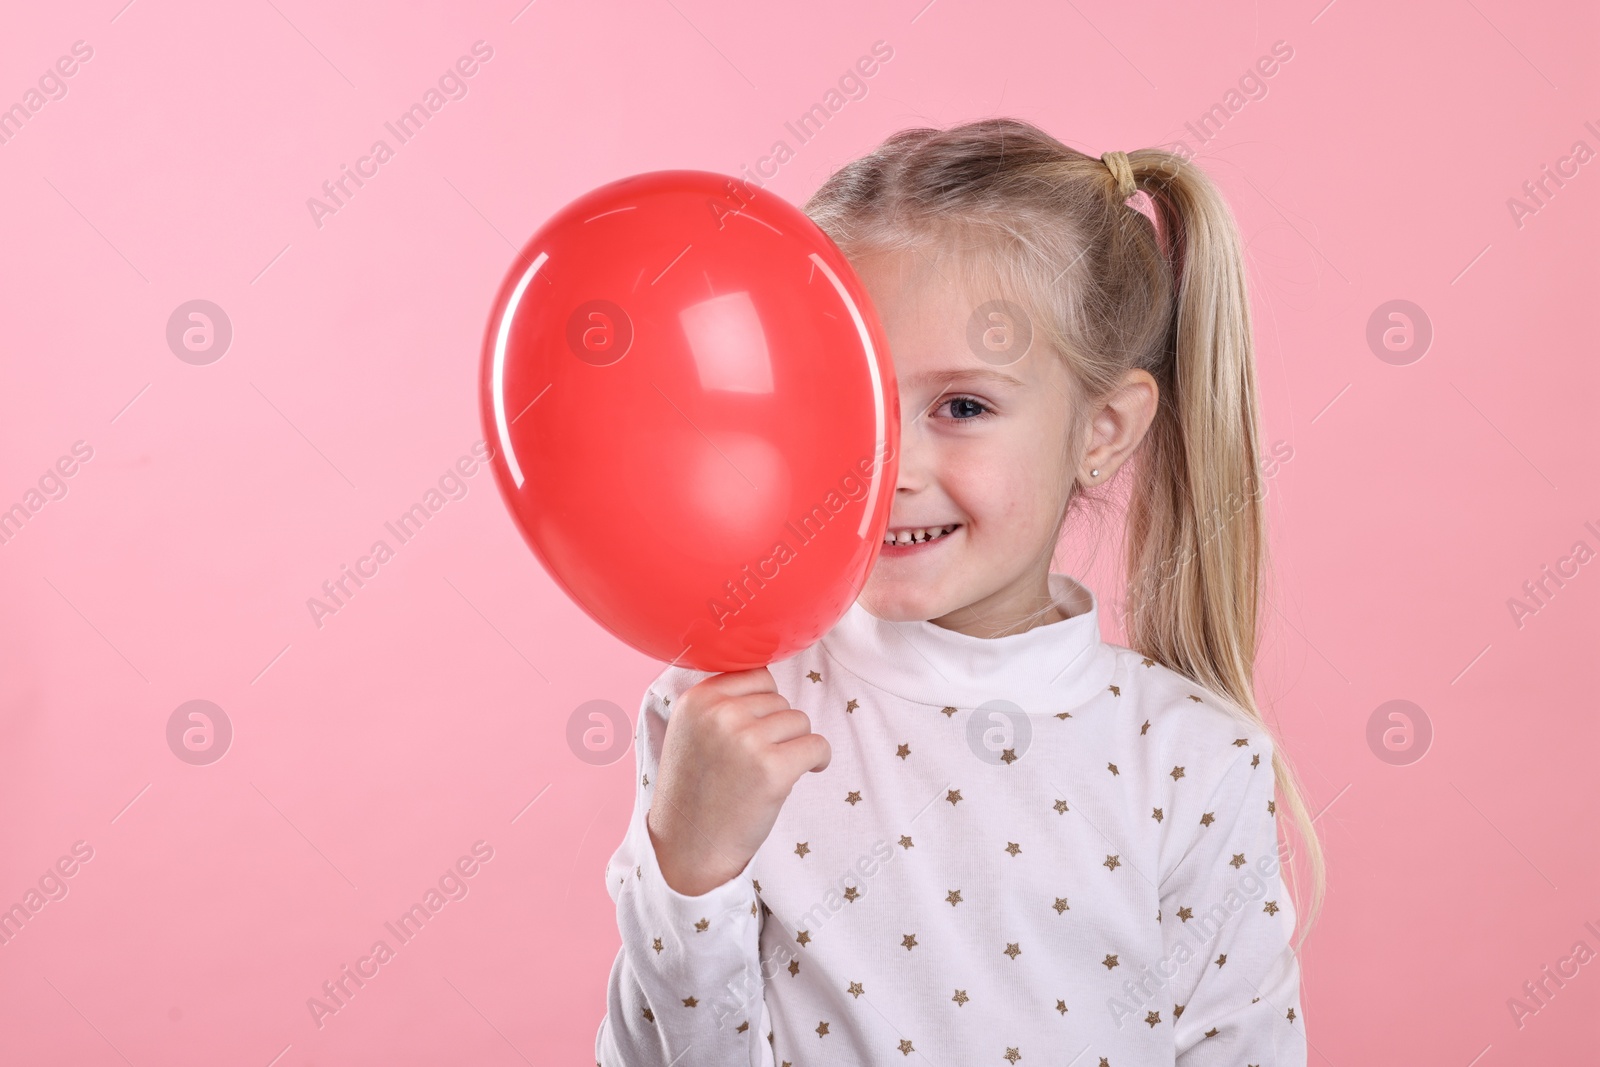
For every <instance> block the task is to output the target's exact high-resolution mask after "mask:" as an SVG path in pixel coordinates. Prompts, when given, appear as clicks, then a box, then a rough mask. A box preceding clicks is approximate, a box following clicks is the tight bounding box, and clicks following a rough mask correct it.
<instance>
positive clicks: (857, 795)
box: [844, 789, 861, 808]
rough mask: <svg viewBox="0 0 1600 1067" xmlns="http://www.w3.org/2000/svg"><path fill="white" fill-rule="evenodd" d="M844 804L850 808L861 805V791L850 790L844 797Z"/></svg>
mask: <svg viewBox="0 0 1600 1067" xmlns="http://www.w3.org/2000/svg"><path fill="white" fill-rule="evenodd" d="M844 802H845V803H846V804H848V805H850V806H851V807H852V808H853V807H855V806H856V805H857V804H859V803H861V790H859V789H852V790H850V792H848V793H846V794H845V795H844Z"/></svg>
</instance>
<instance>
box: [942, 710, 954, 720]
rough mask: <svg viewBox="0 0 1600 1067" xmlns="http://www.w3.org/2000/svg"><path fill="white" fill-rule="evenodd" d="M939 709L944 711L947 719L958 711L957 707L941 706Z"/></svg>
mask: <svg viewBox="0 0 1600 1067" xmlns="http://www.w3.org/2000/svg"><path fill="white" fill-rule="evenodd" d="M939 710H940V711H941V712H943V713H944V717H945V718H947V719H948V718H949V717H950V716H952V715H954V714H955V713H956V709H955V708H940V709H939Z"/></svg>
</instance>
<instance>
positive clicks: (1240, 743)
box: [1233, 737, 1250, 748]
mask: <svg viewBox="0 0 1600 1067" xmlns="http://www.w3.org/2000/svg"><path fill="white" fill-rule="evenodd" d="M1249 743H1250V739H1249V738H1248V737H1241V738H1239V739H1238V740H1236V741H1234V743H1233V747H1234V748H1243V747H1244V746H1246V745H1248V744H1249Z"/></svg>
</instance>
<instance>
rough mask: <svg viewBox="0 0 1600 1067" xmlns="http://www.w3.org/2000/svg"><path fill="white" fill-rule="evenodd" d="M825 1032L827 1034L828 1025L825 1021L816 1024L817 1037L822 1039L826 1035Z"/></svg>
mask: <svg viewBox="0 0 1600 1067" xmlns="http://www.w3.org/2000/svg"><path fill="white" fill-rule="evenodd" d="M827 1032H828V1023H827V1021H826V1020H824V1021H822V1022H819V1023H818V1024H817V1036H818V1037H822V1036H824V1035H825V1034H827Z"/></svg>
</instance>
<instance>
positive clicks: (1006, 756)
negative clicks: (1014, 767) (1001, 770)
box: [1000, 748, 1017, 767]
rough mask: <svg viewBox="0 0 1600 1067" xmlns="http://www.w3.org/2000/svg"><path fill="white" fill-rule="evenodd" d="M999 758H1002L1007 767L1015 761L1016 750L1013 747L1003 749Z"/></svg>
mask: <svg viewBox="0 0 1600 1067" xmlns="http://www.w3.org/2000/svg"><path fill="white" fill-rule="evenodd" d="M1000 758H1001V759H1002V760H1004V761H1005V763H1006V766H1008V767H1009V766H1010V765H1011V764H1013V763H1015V762H1017V750H1016V749H1014V748H1007V749H1003V750H1002V751H1001V752H1000Z"/></svg>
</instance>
